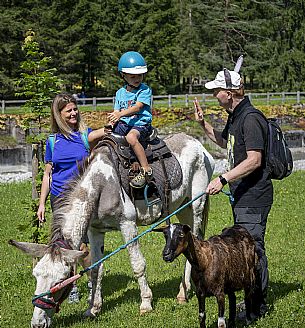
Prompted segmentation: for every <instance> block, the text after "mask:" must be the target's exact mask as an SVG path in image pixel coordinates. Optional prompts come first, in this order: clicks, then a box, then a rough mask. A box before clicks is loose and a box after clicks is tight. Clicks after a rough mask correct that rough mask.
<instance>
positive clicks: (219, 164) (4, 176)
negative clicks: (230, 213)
mask: <svg viewBox="0 0 305 328" xmlns="http://www.w3.org/2000/svg"><path fill="white" fill-rule="evenodd" d="M226 165H227V160H226V159H217V160H215V170H214V173H224V172H225V171H226ZM293 165H294V167H293V170H294V171H297V170H305V160H297V161H294V162H293ZM31 177H32V173H31V172H18V173H1V174H0V183H10V182H21V181H24V180H29V179H31Z"/></svg>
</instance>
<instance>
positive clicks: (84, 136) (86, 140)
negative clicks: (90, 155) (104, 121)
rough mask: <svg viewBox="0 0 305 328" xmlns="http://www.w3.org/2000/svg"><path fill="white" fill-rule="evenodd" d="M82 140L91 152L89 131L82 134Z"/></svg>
mask: <svg viewBox="0 0 305 328" xmlns="http://www.w3.org/2000/svg"><path fill="white" fill-rule="evenodd" d="M81 138H82V141H83V144H84V146H85V147H86V149H87V151H88V152H90V145H89V141H88V129H86V130H85V131H84V132H82V133H81Z"/></svg>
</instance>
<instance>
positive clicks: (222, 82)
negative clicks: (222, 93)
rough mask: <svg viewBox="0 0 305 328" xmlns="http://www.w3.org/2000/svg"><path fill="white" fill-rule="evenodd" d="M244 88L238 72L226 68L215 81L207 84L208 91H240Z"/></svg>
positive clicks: (218, 74)
mask: <svg viewBox="0 0 305 328" xmlns="http://www.w3.org/2000/svg"><path fill="white" fill-rule="evenodd" d="M242 86H243V84H242V81H241V77H240V75H239V74H238V73H237V72H234V71H229V70H227V69H226V68H224V69H223V70H222V71H220V72H218V73H217V75H216V77H215V80H213V81H210V82H207V83H206V84H205V87H206V88H207V89H218V88H220V89H229V90H232V89H236V90H237V89H240V88H241V87H242Z"/></svg>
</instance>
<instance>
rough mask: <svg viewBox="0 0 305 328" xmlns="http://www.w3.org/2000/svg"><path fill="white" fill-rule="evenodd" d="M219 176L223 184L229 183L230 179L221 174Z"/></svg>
mask: <svg viewBox="0 0 305 328" xmlns="http://www.w3.org/2000/svg"><path fill="white" fill-rule="evenodd" d="M218 178H219V180H220V182H221V184H222V185H223V186H225V185H226V184H227V183H228V181H227V180H226V179H225V178H224V177H223V176H222V175H220V176H219V177H218Z"/></svg>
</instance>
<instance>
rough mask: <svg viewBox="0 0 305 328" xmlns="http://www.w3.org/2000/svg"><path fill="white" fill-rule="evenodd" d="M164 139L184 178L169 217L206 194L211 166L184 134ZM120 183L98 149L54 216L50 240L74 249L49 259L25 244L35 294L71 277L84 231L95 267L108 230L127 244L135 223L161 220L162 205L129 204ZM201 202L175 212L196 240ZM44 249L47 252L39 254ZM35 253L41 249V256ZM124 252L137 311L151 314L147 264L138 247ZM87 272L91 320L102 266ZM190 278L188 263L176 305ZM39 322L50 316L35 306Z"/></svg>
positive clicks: (98, 307)
mask: <svg viewBox="0 0 305 328" xmlns="http://www.w3.org/2000/svg"><path fill="white" fill-rule="evenodd" d="M164 140H165V142H166V145H167V146H168V148H169V149H170V151H171V152H172V154H173V155H174V156H175V157H176V158H177V160H178V162H179V164H180V166H181V170H182V175H183V179H182V182H181V185H180V186H178V187H177V188H175V189H173V190H171V192H170V196H169V211H170V212H173V211H174V210H176V209H177V208H179V207H180V206H182V205H183V204H185V203H187V202H188V201H189V200H191V199H193V198H194V197H195V196H197V195H198V194H199V193H200V192H202V191H204V190H206V187H207V184H208V182H209V180H210V177H211V175H212V172H213V164H214V162H213V159H212V158H211V156H210V155H209V154H208V153H207V152H206V150H205V149H204V147H203V146H202V145H201V144H200V142H198V141H197V140H195V139H194V138H191V137H189V136H187V135H185V134H177V135H173V136H171V137H169V138H166V139H164ZM119 180H120V177H119V176H118V174H117V170H116V168H115V167H114V164H113V158H112V155H111V150H109V148H108V147H107V146H102V147H100V148H98V149H96V151H94V152H93V154H92V155H91V156H90V158H89V160H88V162H87V166H86V168H85V169H84V170H83V171H82V172H81V175H80V176H79V177H77V178H76V180H74V181H73V187H71V188H70V190H69V191H67V192H66V194H65V197H64V198H63V200H62V203H61V207H60V208H59V210H58V211H55V212H54V219H53V226H52V241H53V242H54V241H55V240H56V239H62V240H64V241H65V242H66V243H67V244H68V245H69V246H70V247H71V248H72V249H73V250H69V249H64V248H58V249H57V254H56V253H54V252H53V253H52V254H50V249H49V253H46V250H47V246H44V245H36V248H35V245H33V244H31V245H30V247H26V243H23V250H24V251H25V252H27V253H29V254H34V255H35V256H37V255H40V256H41V257H42V259H41V260H40V261H39V262H38V264H37V266H36V267H35V268H34V270H33V271H34V275H35V277H36V279H37V287H36V291H35V294H40V293H43V292H45V291H47V290H49V289H50V288H51V287H52V286H55V285H56V283H58V282H59V281H63V280H64V279H66V278H68V277H69V275H70V272H71V266H72V264H73V262H74V261H75V259H76V258H78V257H80V256H84V255H85V254H83V253H82V252H80V251H77V249H79V246H80V244H81V240H82V237H83V235H84V234H85V233H86V232H88V236H89V241H90V244H91V256H92V262H96V261H98V260H99V259H101V258H102V257H103V254H102V252H103V249H104V236H105V232H106V231H110V230H113V229H116V230H120V231H121V233H122V236H123V239H124V241H125V242H128V241H130V240H131V239H132V238H134V237H136V236H137V227H136V226H137V224H143V223H144V224H151V223H152V222H154V221H155V220H156V218H158V217H159V216H160V213H161V211H162V205H161V204H160V203H156V204H153V205H152V206H151V207H150V208H147V205H146V204H145V201H144V200H135V202H134V203H133V202H132V200H131V198H130V197H129V196H128V195H127V193H126V192H125V190H124V188H121V187H120V185H119ZM205 200H206V199H205V196H203V197H201V198H199V199H198V200H196V201H194V202H193V203H192V205H191V206H188V207H187V208H185V209H184V210H183V211H181V212H179V213H177V218H178V219H179V221H180V222H182V223H185V224H189V225H190V226H191V227H192V228H193V231H194V233H195V234H196V235H198V234H199V231H200V230H202V231H203V232H204V224H205V223H206V217H205V216H204V214H207V211H206V210H207V203H206V202H205ZM42 246H44V247H45V248H44V249H42ZM38 248H40V251H39V252H38V251H37V249H38ZM127 250H128V252H129V256H130V261H131V265H132V268H133V271H134V275H135V277H136V278H137V279H138V283H139V287H140V290H141V305H140V312H141V313H144V312H147V311H151V310H152V306H151V302H152V292H151V290H150V288H149V286H148V283H147V280H146V274H145V266H146V264H145V259H144V257H143V255H142V253H141V251H140V248H139V244H138V242H134V243H132V244H130V245H128V246H127ZM38 253H39V254H38ZM51 255H53V258H52V256H51ZM91 273H92V275H91V276H92V282H93V295H92V299H91V304H90V307H89V308H88V310H87V311H86V313H85V315H87V316H91V317H95V316H96V315H97V314H98V313H99V312H100V311H101V308H102V303H103V300H102V291H101V279H102V273H103V265H100V266H98V267H95V268H93V269H92V272H91ZM189 275H190V265H189V264H188V263H187V264H186V268H185V272H184V278H183V281H182V283H181V285H180V291H179V294H178V296H177V298H178V300H179V301H185V300H186V298H187V292H188V290H189V289H190V277H189ZM54 312H55V311H54ZM41 323H44V324H45V327H49V324H50V318H49V316H48V313H47V314H46V312H45V311H43V310H42V309H39V308H37V307H35V308H34V314H33V318H32V327H34V328H37V327H41Z"/></svg>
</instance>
